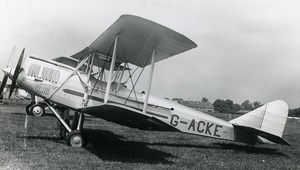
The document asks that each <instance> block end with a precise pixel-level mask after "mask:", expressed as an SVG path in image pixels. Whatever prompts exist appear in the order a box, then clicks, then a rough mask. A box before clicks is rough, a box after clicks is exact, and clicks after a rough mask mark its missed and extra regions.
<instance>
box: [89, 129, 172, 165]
mask: <svg viewBox="0 0 300 170" xmlns="http://www.w3.org/2000/svg"><path fill="white" fill-rule="evenodd" d="M84 133H85V136H86V138H87V140H88V142H89V144H88V145H87V146H86V149H87V150H88V151H89V152H91V153H93V154H95V155H96V156H98V157H99V158H100V159H102V160H110V161H119V162H130V163H148V164H158V163H162V164H173V162H172V161H169V160H168V158H174V156H173V155H172V154H170V153H166V152H163V151H160V150H157V149H153V148H150V147H148V146H147V143H143V142H137V141H127V140H126V138H124V137H123V136H120V135H116V134H114V133H112V132H110V131H103V130H93V129H84Z"/></svg>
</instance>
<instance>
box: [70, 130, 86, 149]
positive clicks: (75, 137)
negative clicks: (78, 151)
mask: <svg viewBox="0 0 300 170" xmlns="http://www.w3.org/2000/svg"><path fill="white" fill-rule="evenodd" d="M66 143H67V145H68V146H72V147H83V145H84V139H83V136H82V134H81V132H80V131H78V130H73V131H71V132H70V133H69V134H67V138H66Z"/></svg>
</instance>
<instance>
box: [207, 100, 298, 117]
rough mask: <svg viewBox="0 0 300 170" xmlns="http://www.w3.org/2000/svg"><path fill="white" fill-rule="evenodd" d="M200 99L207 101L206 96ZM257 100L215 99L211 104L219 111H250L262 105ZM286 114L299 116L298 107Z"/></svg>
mask: <svg viewBox="0 0 300 170" xmlns="http://www.w3.org/2000/svg"><path fill="white" fill-rule="evenodd" d="M202 101H206V102H208V100H207V99H206V98H203V99H202ZM262 105H263V104H261V103H260V102H259V101H255V102H253V103H252V102H250V100H245V101H244V102H243V103H242V104H238V103H234V102H233V101H232V100H230V99H227V100H221V99H217V100H215V101H214V103H213V106H214V109H215V111H217V112H220V113H237V112H238V111H241V110H244V111H252V110H255V109H257V108H259V107H260V106H262ZM288 116H292V117H300V107H299V108H296V109H289V114H288Z"/></svg>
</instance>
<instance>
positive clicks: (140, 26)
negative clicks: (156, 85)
mask: <svg viewBox="0 0 300 170" xmlns="http://www.w3.org/2000/svg"><path fill="white" fill-rule="evenodd" d="M117 35H119V39H118V48H117V61H116V63H122V62H128V63H131V64H134V65H137V66H139V67H145V66H146V65H148V64H150V61H148V57H149V56H150V55H151V53H152V52H153V50H154V49H155V50H156V53H155V61H156V62H157V61H160V60H163V59H166V58H168V57H171V56H174V55H176V54H179V53H182V52H185V51H187V50H190V49H192V48H195V47H197V45H196V43H194V42H193V41H191V40H190V39H188V38H187V37H185V36H184V35H182V34H179V33H177V32H175V31H173V30H171V29H169V28H167V27H165V26H162V25H160V24H157V23H155V22H153V21H150V20H147V19H144V18H141V17H137V16H133V15H122V16H121V17H120V18H119V19H118V20H117V21H115V22H114V23H113V24H112V25H111V26H110V27H109V28H108V29H107V30H106V31H105V32H104V33H102V34H101V35H100V36H99V37H98V38H97V39H96V40H95V41H94V42H93V43H92V44H91V45H90V46H88V47H87V48H88V49H85V50H84V51H81V52H79V53H77V54H75V55H73V56H71V57H73V58H76V59H80V57H82V55H86V54H88V53H89V52H92V51H95V52H97V55H98V56H101V55H102V56H106V55H108V56H109V58H111V57H110V56H111V53H110V52H111V51H112V50H111V48H112V46H113V43H114V40H115V38H116V36H117ZM147 61H148V62H147ZM146 62H147V63H146Z"/></svg>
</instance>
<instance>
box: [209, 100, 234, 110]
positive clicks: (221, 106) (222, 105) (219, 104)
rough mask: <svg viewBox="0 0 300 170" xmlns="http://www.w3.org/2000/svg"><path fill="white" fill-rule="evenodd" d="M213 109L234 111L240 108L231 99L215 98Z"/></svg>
mask: <svg viewBox="0 0 300 170" xmlns="http://www.w3.org/2000/svg"><path fill="white" fill-rule="evenodd" d="M213 106H214V109H215V111H218V112H220V113H234V112H237V111H239V110H240V105H239V104H234V103H233V101H232V100H230V99H227V100H221V99H217V100H216V101H215V102H214V103H213Z"/></svg>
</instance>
